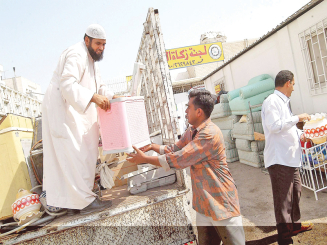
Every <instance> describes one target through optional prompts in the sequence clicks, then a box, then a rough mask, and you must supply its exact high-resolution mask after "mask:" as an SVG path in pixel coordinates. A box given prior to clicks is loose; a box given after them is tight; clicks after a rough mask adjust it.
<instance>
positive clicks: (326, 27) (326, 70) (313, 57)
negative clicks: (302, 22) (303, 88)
mask: <svg viewBox="0 0 327 245" xmlns="http://www.w3.org/2000/svg"><path fill="white" fill-rule="evenodd" d="M326 36H327V18H326V19H324V20H323V21H320V22H319V23H317V24H316V25H314V26H312V27H310V28H309V29H307V30H305V31H304V32H302V33H300V35H299V37H300V43H301V48H302V54H303V58H304V62H305V64H306V73H307V80H308V84H309V88H310V91H311V94H312V95H316V94H323V93H327V39H326Z"/></svg>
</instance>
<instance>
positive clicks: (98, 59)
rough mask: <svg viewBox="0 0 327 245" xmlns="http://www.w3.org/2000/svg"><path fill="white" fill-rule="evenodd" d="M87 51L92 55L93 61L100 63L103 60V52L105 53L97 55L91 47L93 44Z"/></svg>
mask: <svg viewBox="0 0 327 245" xmlns="http://www.w3.org/2000/svg"><path fill="white" fill-rule="evenodd" d="M87 49H88V50H89V53H90V55H91V57H92V59H93V60H94V61H100V60H102V59H103V52H104V51H102V52H101V54H97V53H96V52H95V51H94V49H93V48H92V47H91V44H90V45H89V46H87Z"/></svg>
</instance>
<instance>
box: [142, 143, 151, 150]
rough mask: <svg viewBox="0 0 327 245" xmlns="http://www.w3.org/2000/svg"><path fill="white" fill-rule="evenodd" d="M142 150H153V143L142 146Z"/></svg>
mask: <svg viewBox="0 0 327 245" xmlns="http://www.w3.org/2000/svg"><path fill="white" fill-rule="evenodd" d="M140 150H141V151H143V152H147V151H151V150H152V144H149V145H146V146H143V147H141V148H140Z"/></svg>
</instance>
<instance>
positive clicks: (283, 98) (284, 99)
mask: <svg viewBox="0 0 327 245" xmlns="http://www.w3.org/2000/svg"><path fill="white" fill-rule="evenodd" d="M274 94H276V95H278V96H279V97H280V98H281V99H282V100H283V101H284V102H285V103H286V102H288V101H289V100H290V98H288V97H287V96H286V95H285V94H283V93H282V92H280V91H278V90H277V89H275V91H274Z"/></svg>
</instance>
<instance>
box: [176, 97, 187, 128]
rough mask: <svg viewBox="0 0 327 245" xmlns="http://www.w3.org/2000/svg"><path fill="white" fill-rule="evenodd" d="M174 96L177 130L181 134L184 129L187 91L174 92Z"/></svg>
mask: <svg viewBox="0 0 327 245" xmlns="http://www.w3.org/2000/svg"><path fill="white" fill-rule="evenodd" d="M174 98H175V103H176V107H177V110H176V112H177V122H178V127H179V132H180V133H181V134H183V133H184V132H185V130H186V119H185V110H186V104H187V103H188V93H187V92H185V93H179V94H174Z"/></svg>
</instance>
